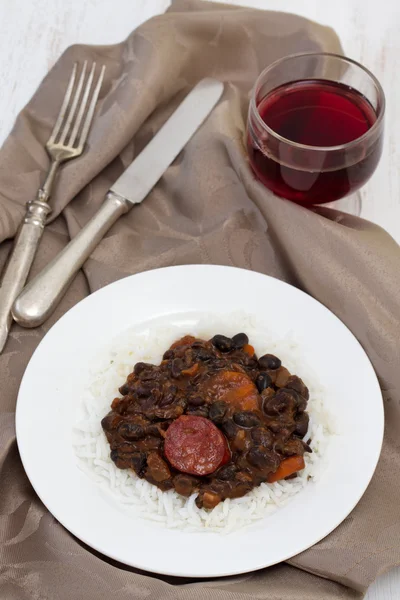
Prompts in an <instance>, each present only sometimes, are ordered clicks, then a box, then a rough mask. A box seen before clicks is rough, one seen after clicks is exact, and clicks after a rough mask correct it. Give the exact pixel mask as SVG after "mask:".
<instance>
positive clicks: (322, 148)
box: [250, 52, 386, 152]
mask: <svg viewBox="0 0 400 600" xmlns="http://www.w3.org/2000/svg"><path fill="white" fill-rule="evenodd" d="M305 56H330V57H332V58H338V59H340V60H342V61H343V62H348V63H350V64H352V65H356V66H357V67H359V68H360V69H362V70H363V71H364V72H365V73H366V74H367V75H368V76H369V77H370V78H371V79H372V81H373V82H374V84H375V86H376V88H377V91H378V99H379V104H380V112H379V114H377V119H376V121H375V123H374V124H373V125H372V127H371V128H370V129H368V131H366V132H365V133H363V135H361V136H360V137H358V138H356V139H355V140H352V141H351V142H347V143H346V144H339V145H338V146H310V145H308V144H299V143H298V142H294V141H293V140H290V139H289V138H285V137H283V136H282V135H280V134H279V133H277V132H276V131H275V130H274V129H272V128H271V127H269V125H267V124H266V123H265V121H263V119H262V118H261V115H260V113H259V111H258V107H257V104H256V90H257V88H258V86H259V82H260V81H261V78H262V77H264V76H265V75H266V74H267V73H268V71H270V70H271V69H273V68H274V67H276V66H277V65H279V64H280V63H283V62H286V61H289V60H292V59H293V58H302V57H305ZM293 81H294V80H293ZM326 81H333V79H327V80H326ZM288 83H289V82H288ZM385 108H386V99H385V92H384V91H383V88H382V86H381V84H380V83H379V80H378V79H377V78H376V77H375V75H374V74H373V73H371V71H370V70H369V69H367V68H366V67H364V66H363V65H362V64H361V63H359V62H357V61H356V60H353V59H352V58H347V56H343V55H342V54H335V53H334V52H299V53H295V54H288V55H287V56H283V57H282V58H278V60H275V61H274V62H273V63H271V64H270V65H268V67H266V68H265V69H264V70H263V71H261V73H260V75H259V76H258V77H257V79H256V82H255V84H254V86H253V89H252V91H251V98H250V109H251V111H252V112H253V113H254V114H255V116H256V119H257V121H258V123H259V125H260V126H261V127H262V128H263V129H264V130H266V131H267V132H268V133H269V134H270V135H273V136H274V138H276V139H278V140H279V141H281V142H284V143H285V144H288V145H290V146H293V147H295V148H299V149H302V150H313V151H316V152H318V151H321V152H332V151H337V150H347V149H348V148H351V147H353V146H356V145H357V144H359V143H360V142H362V141H364V140H366V139H368V138H369V137H370V136H371V135H373V133H374V132H375V131H376V130H377V129H378V127H379V126H380V125H381V123H382V121H383V117H384V114H385Z"/></svg>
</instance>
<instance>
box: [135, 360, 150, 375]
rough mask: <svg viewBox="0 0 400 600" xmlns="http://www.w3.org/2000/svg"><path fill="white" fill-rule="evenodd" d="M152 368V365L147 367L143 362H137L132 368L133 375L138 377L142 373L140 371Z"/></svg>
mask: <svg viewBox="0 0 400 600" xmlns="http://www.w3.org/2000/svg"><path fill="white" fill-rule="evenodd" d="M152 366H153V365H149V364H147V363H144V362H138V363H136V365H135V366H134V367H133V372H134V373H135V375H140V373H142V371H147V369H150V368H151V367H152Z"/></svg>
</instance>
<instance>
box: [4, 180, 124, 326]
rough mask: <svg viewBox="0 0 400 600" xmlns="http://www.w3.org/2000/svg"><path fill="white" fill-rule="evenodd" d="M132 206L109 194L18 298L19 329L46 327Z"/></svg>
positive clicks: (14, 308)
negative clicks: (76, 278) (87, 263)
mask: <svg viewBox="0 0 400 600" xmlns="http://www.w3.org/2000/svg"><path fill="white" fill-rule="evenodd" d="M131 206H132V204H131V203H130V202H128V201H127V200H125V198H122V197H121V196H118V195H117V194H114V193H113V192H108V194H107V196H106V199H105V201H104V203H103V205H102V206H101V207H100V209H99V210H98V211H97V213H96V214H95V215H94V216H93V217H92V218H91V219H90V221H88V223H87V224H86V225H85V227H83V229H81V231H80V232H79V233H78V234H77V235H76V236H75V237H74V238H73V239H72V240H71V241H70V242H69V244H68V245H67V246H66V247H65V248H64V249H63V250H62V251H61V252H60V254H58V255H57V256H56V257H55V258H54V259H53V260H52V261H51V262H50V263H49V264H48V265H47V266H46V267H45V268H44V269H43V271H42V272H41V273H39V275H37V276H36V277H35V278H34V279H33V280H32V281H31V282H30V283H29V284H28V285H27V286H26V288H25V289H24V290H23V292H22V293H21V294H20V295H19V296H18V298H17V300H16V301H15V303H14V306H13V309H12V315H13V317H14V319H15V320H16V321H17V323H19V325H22V326H23V327H37V326H38V325H42V323H44V321H45V320H46V319H47V318H48V317H49V316H50V315H51V314H52V312H53V311H54V309H55V308H56V306H57V304H58V303H59V301H60V300H61V298H62V297H63V296H64V294H65V292H66V290H67V288H68V286H69V284H70V283H71V281H72V279H73V277H74V276H75V274H76V273H77V271H78V270H79V269H80V268H81V266H82V265H83V263H84V262H85V260H86V259H87V258H89V256H90V254H91V253H92V252H93V250H94V249H95V248H96V246H97V244H98V243H99V242H100V240H101V239H102V238H103V237H104V235H105V233H106V232H107V231H108V230H109V229H110V227H111V225H113V224H114V223H115V221H116V220H117V219H118V218H119V217H120V216H121V215H123V214H124V213H126V212H128V210H129V209H130V208H131Z"/></svg>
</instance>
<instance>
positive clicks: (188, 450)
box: [164, 415, 230, 475]
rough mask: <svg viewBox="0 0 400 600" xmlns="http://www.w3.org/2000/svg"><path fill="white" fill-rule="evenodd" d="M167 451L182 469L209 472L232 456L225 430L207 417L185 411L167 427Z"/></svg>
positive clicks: (180, 469) (196, 473)
mask: <svg viewBox="0 0 400 600" xmlns="http://www.w3.org/2000/svg"><path fill="white" fill-rule="evenodd" d="M164 452H165V456H166V457H167V459H168V461H169V462H170V464H171V465H172V466H173V467H175V469H177V470H178V471H181V472H182V473H189V474H190V475H209V474H210V473H213V472H214V471H216V470H217V469H218V467H220V466H221V465H222V464H225V463H226V462H227V460H229V458H230V452H229V448H228V443H227V441H226V438H225V436H224V435H223V433H222V432H221V431H220V430H219V429H218V428H217V427H216V426H215V425H214V423H212V422H211V421H209V420H208V419H205V418H204V417H197V416H189V415H182V416H181V417H179V418H178V419H176V420H175V421H174V422H173V423H171V425H170V426H169V427H168V429H167V432H166V435H165V444H164Z"/></svg>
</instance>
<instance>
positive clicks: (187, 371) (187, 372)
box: [182, 363, 199, 377]
mask: <svg viewBox="0 0 400 600" xmlns="http://www.w3.org/2000/svg"><path fill="white" fill-rule="evenodd" d="M198 370H199V363H194V365H192V366H191V367H189V368H188V369H184V370H183V371H182V375H188V376H189V377H193V375H196V373H197V371H198Z"/></svg>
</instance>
